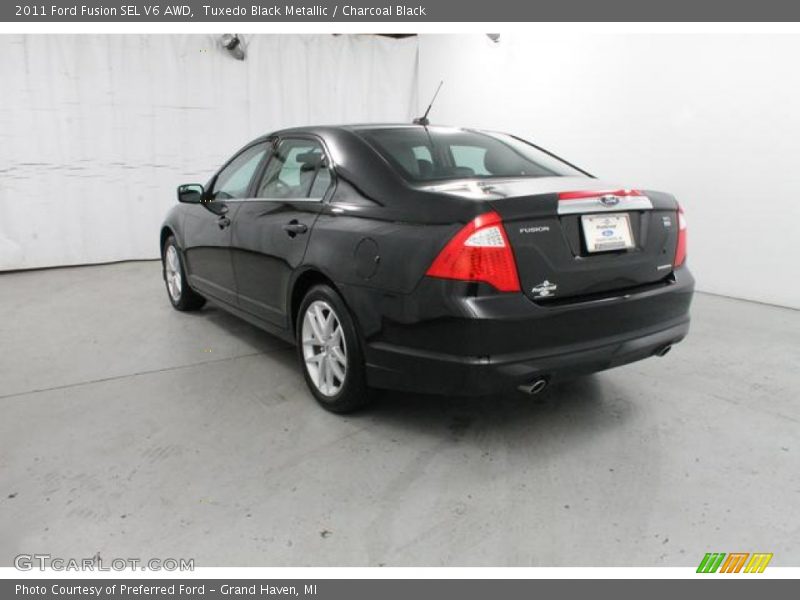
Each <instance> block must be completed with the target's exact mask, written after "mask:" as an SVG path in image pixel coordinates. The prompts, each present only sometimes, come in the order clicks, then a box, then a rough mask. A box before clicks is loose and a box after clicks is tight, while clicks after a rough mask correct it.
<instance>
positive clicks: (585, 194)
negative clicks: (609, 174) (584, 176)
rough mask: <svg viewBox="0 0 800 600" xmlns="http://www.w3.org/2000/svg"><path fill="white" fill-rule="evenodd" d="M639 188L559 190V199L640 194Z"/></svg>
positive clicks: (622, 196) (623, 196)
mask: <svg viewBox="0 0 800 600" xmlns="http://www.w3.org/2000/svg"><path fill="white" fill-rule="evenodd" d="M642 195H643V194H642V192H640V191H639V190H580V191H577V192H559V193H558V199H559V200H583V199H585V198H599V197H601V196H619V197H621V198H625V197H628V196H642Z"/></svg>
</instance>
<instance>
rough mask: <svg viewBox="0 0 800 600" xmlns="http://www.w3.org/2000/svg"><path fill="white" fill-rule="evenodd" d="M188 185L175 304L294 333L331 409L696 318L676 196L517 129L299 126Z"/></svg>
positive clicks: (443, 386)
mask: <svg viewBox="0 0 800 600" xmlns="http://www.w3.org/2000/svg"><path fill="white" fill-rule="evenodd" d="M178 197H179V200H180V204H179V205H178V206H175V207H174V208H173V209H172V210H171V211H170V213H169V214H168V216H167V218H166V221H165V223H164V226H163V229H162V231H161V248H162V256H163V261H164V277H165V280H166V283H167V290H168V292H169V298H170V301H171V302H172V304H173V305H174V306H175V308H177V309H179V310H190V309H196V308H199V307H200V306H202V304H203V303H204V301H205V299H206V298H208V299H210V300H213V301H214V302H215V303H217V304H219V305H220V306H221V307H223V308H224V309H226V310H228V311H230V312H232V313H234V314H236V315H238V316H240V317H242V318H244V319H246V320H248V321H250V322H251V323H253V324H255V325H257V326H259V327H262V328H263V329H266V330H267V331H269V332H271V333H274V334H276V335H278V336H280V337H282V338H284V339H285V340H288V341H292V342H296V343H297V347H298V356H299V359H300V363H301V365H302V368H303V373H304V375H305V378H306V381H307V383H308V385H309V388H310V389H311V391H312V393H313V394H314V396H315V397H316V398H317V400H318V401H319V402H320V403H321V404H322V405H323V406H324V407H325V408H327V409H329V410H333V411H337V412H344V411H348V410H352V409H355V408H357V407H359V406H361V405H362V404H364V403H365V402H366V401H367V399H368V398H369V396H370V394H369V390H370V388H392V389H402V390H413V391H421V392H434V393H448V394H487V393H493V392H504V391H506V390H516V389H520V390H522V391H525V392H528V393H535V392H538V391H540V390H541V389H543V388H544V387H545V386H546V384H547V382H548V381H550V380H551V379H554V378H559V377H564V376H571V375H574V374H582V373H590V372H594V371H599V370H602V369H606V368H609V367H614V366H618V365H622V364H625V363H629V362H632V361H635V360H639V359H642V358H646V357H649V356H652V355H663V354H664V353H666V352H667V351H668V350H669V348H670V347H671V346H672V345H673V344H675V343H676V342H678V341H680V340H681V339H683V337H684V336H685V335H686V333H687V331H688V328H689V305H690V303H691V299H692V293H693V288H694V280H693V278H692V276H691V274H690V273H689V271H688V269H687V267H686V265H685V257H686V224H685V219H684V216H683V212H682V210H681V208H680V206H679V205H678V203H677V202H676V201H675V199H674V198H673V197H672V196H670V195H668V194H665V193H661V192H655V191H638V190H630V189H625V188H621V187H620V186H618V185H610V184H608V183H604V182H601V181H599V180H597V179H595V178H594V177H592V176H591V175H589V174H588V173H586V172H584V171H582V170H580V169H578V168H577V167H575V166H573V165H571V164H569V163H567V162H565V161H563V160H562V159H559V158H557V157H556V156H554V155H553V154H551V153H549V152H547V151H545V150H543V149H542V148H539V147H538V146H535V145H533V144H530V143H528V142H525V141H523V140H521V139H519V138H516V137H513V136H509V135H505V134H499V133H490V132H481V131H473V130H466V129H454V128H444V127H423V126H419V125H352V126H341V127H304V128H297V129H288V130H284V131H279V132H277V133H274V134H272V135H269V136H265V137H262V138H259V139H257V140H255V141H254V142H252V143H251V144H248V145H247V146H246V147H245V148H243V149H242V150H240V151H239V152H238V153H237V154H236V155H235V156H234V157H233V158H232V159H231V160H230V161H229V162H228V163H227V164H226V165H225V166H224V167H223V168H222V169H221V170H220V171H219V172H218V173H217V174H216V175H215V176H214V177H213V178H212V179H211V181H210V182H209V183H208V184H207V185H206V186H201V185H197V184H191V185H184V186H181V187H179V188H178Z"/></svg>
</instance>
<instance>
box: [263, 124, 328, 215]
mask: <svg viewBox="0 0 800 600" xmlns="http://www.w3.org/2000/svg"><path fill="white" fill-rule="evenodd" d="M331 181H332V178H331V173H330V170H329V168H328V166H327V161H326V159H325V152H324V150H323V148H322V146H321V145H320V144H319V142H316V141H314V140H307V139H291V138H287V139H284V140H281V141H280V142H279V143H278V146H277V147H276V148H275V150H274V151H273V153H272V157H271V158H270V161H269V163H267V168H266V169H265V171H264V175H263V176H262V178H261V183H260V184H259V186H258V190H257V191H256V197H257V198H268V199H279V198H286V199H292V198H295V199H304V200H305V199H308V200H321V199H322V198H323V197H324V196H325V193H326V192H327V191H328V188H329V187H330V185H331Z"/></svg>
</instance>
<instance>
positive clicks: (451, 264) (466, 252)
mask: <svg viewBox="0 0 800 600" xmlns="http://www.w3.org/2000/svg"><path fill="white" fill-rule="evenodd" d="M425 274H426V275H428V276H430V277H441V278H443V279H459V280H461V281H484V282H486V283H488V284H491V285H493V286H494V287H496V288H497V289H498V290H500V291H501V292H518V291H520V287H519V276H518V275H517V264H516V263H515V262H514V254H513V253H512V251H511V245H510V244H509V243H508V237H507V236H506V231H505V229H503V220H502V219H501V218H500V215H498V214H497V213H496V212H488V213H484V214H482V215H480V216H478V217H475V218H474V219H473V220H472V221H471V222H470V223H468V224H467V225H465V226H464V227H463V228H462V229H461V230H460V231H459V232H458V233H457V234H455V236H453V239H451V240H450V241H449V242H448V243H447V245H446V246H445V247H444V249H443V250H442V251H441V252H440V253H439V256H437V257H436V260H434V261H433V264H432V265H431V266H430V268H429V269H428V271H427V273H425Z"/></svg>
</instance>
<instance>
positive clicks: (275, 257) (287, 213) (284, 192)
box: [231, 137, 333, 328]
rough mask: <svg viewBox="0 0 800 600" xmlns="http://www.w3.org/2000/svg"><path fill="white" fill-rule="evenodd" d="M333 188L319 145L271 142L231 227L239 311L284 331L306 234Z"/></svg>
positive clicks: (312, 141) (294, 139) (309, 141)
mask: <svg viewBox="0 0 800 600" xmlns="http://www.w3.org/2000/svg"><path fill="white" fill-rule="evenodd" d="M332 183H333V174H332V171H331V169H330V167H329V166H328V160H327V158H326V155H325V150H324V148H323V145H322V143H321V142H320V141H319V140H318V139H316V138H313V137H287V138H283V139H281V140H276V141H275V142H274V144H273V149H272V152H271V155H270V158H269V161H268V162H267V163H266V166H265V167H264V169H263V173H262V175H261V177H260V180H259V183H258V185H257V186H256V191H255V194H254V195H255V198H251V199H248V200H247V201H246V202H242V206H241V208H240V210H239V212H238V214H237V217H236V221H235V223H234V226H233V238H232V244H231V245H232V252H233V266H234V273H235V276H236V285H237V290H238V294H239V297H238V301H239V307H240V308H242V309H244V310H246V311H248V312H249V313H251V314H253V315H255V316H257V317H259V318H260V319H262V320H264V321H266V322H268V323H270V324H272V325H275V326H277V327H279V328H287V327H288V324H289V320H288V306H287V296H288V294H287V291H288V286H289V281H290V279H291V275H292V272H293V271H294V269H296V268H297V267H298V266H299V265H300V264H301V263H302V260H303V255H304V254H305V251H306V246H307V245H308V240H309V238H310V236H311V229H312V227H313V225H314V222H315V221H316V219H317V216H318V215H319V213H320V211H321V210H322V206H323V201H324V199H325V198H326V196H327V194H328V193H329V191H330V189H331V186H332Z"/></svg>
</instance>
